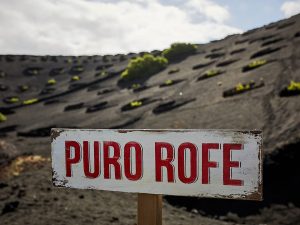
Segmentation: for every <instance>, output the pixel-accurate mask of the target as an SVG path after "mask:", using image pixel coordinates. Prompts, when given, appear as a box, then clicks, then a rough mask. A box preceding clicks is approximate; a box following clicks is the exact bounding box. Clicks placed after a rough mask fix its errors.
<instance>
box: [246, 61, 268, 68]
mask: <svg viewBox="0 0 300 225" xmlns="http://www.w3.org/2000/svg"><path fill="white" fill-rule="evenodd" d="M266 63H267V60H254V61H252V62H251V63H249V65H248V67H249V68H256V67H259V66H262V65H264V64H266Z"/></svg>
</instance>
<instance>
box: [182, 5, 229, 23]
mask: <svg viewBox="0 0 300 225" xmlns="http://www.w3.org/2000/svg"><path fill="white" fill-rule="evenodd" d="M185 5H186V7H188V9H190V10H191V11H192V12H193V13H194V14H198V15H202V16H204V17H205V18H206V19H208V20H212V21H214V22H218V23H224V22H225V21H227V20H228V19H229V18H230V13H229V11H228V9H227V8H225V7H222V6H220V5H218V4H216V3H214V2H212V1H208V0H190V1H187V2H186V4H185Z"/></svg>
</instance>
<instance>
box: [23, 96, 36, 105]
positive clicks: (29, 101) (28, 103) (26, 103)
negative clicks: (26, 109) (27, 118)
mask: <svg viewBox="0 0 300 225" xmlns="http://www.w3.org/2000/svg"><path fill="white" fill-rule="evenodd" d="M38 101H39V100H38V99H37V98H32V99H28V100H25V101H23V105H31V104H34V103H37V102H38Z"/></svg>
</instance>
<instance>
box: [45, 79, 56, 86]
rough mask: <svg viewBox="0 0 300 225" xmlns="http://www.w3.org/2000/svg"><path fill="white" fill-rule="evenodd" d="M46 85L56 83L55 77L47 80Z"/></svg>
mask: <svg viewBox="0 0 300 225" xmlns="http://www.w3.org/2000/svg"><path fill="white" fill-rule="evenodd" d="M47 84H48V85H55V84H56V80H55V79H50V80H48V81H47Z"/></svg>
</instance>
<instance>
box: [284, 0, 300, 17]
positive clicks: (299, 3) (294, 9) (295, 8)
mask: <svg viewBox="0 0 300 225" xmlns="http://www.w3.org/2000/svg"><path fill="white" fill-rule="evenodd" d="M281 11H282V12H283V13H284V15H285V17H290V16H293V15H296V14H298V13H300V0H296V1H287V2H285V3H283V4H282V6H281Z"/></svg>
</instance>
